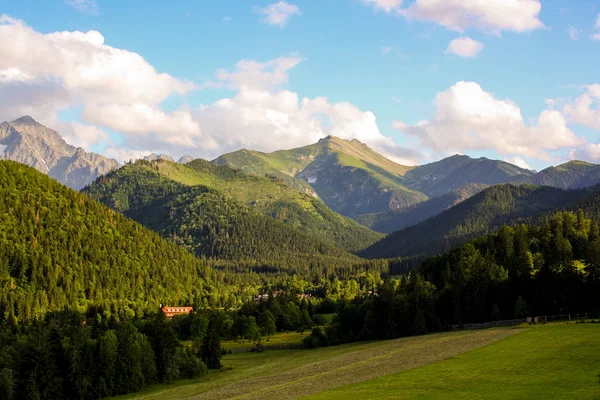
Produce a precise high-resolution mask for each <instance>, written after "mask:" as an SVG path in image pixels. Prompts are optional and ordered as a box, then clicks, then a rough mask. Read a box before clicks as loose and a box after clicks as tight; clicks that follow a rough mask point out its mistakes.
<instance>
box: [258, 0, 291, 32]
mask: <svg viewBox="0 0 600 400" xmlns="http://www.w3.org/2000/svg"><path fill="white" fill-rule="evenodd" d="M252 11H253V12H254V13H256V14H259V15H264V18H263V22H264V23H266V24H269V25H277V26H279V27H280V28H283V27H284V26H286V25H287V23H288V22H289V20H290V18H292V17H293V16H294V15H302V11H300V8H298V6H297V5H295V4H289V3H286V2H285V1H280V2H278V3H273V4H269V5H268V6H266V7H259V6H254V7H253V8H252Z"/></svg>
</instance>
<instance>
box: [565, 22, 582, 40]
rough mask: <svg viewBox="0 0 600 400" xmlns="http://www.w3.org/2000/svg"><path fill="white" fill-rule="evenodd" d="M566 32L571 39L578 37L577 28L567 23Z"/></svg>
mask: <svg viewBox="0 0 600 400" xmlns="http://www.w3.org/2000/svg"><path fill="white" fill-rule="evenodd" d="M567 33H568V34H569V38H571V40H577V39H578V38H579V29H577V28H575V27H574V26H572V25H569V27H568V28H567Z"/></svg>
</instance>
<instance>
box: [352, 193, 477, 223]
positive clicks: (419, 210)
mask: <svg viewBox="0 0 600 400" xmlns="http://www.w3.org/2000/svg"><path fill="white" fill-rule="evenodd" d="M487 187H488V185H484V184H477V183H474V184H470V185H467V186H465V187H462V188H459V189H454V190H452V191H451V192H449V193H446V194H444V195H441V196H439V197H433V198H431V199H429V200H427V201H424V202H422V203H419V204H414V205H412V206H410V207H408V208H404V209H401V210H394V211H388V212H385V213H379V214H364V215H359V216H357V217H355V218H354V220H355V221H357V222H358V223H360V224H362V225H364V226H366V227H368V228H371V229H373V230H375V231H377V232H383V233H392V232H395V231H399V230H401V229H404V228H406V227H409V226H412V225H416V224H418V223H420V222H423V221H425V220H426V219H428V218H431V217H434V216H436V215H438V214H439V213H441V212H443V211H445V210H447V209H449V208H450V207H452V206H455V205H457V204H458V203H460V202H462V201H465V200H466V199H468V198H470V197H472V196H474V195H475V194H477V193H479V192H481V191H482V190H484V189H485V188H487Z"/></svg>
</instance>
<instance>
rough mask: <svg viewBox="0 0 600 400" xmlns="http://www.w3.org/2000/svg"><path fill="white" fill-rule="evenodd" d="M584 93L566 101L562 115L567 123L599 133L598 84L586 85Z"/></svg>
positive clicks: (599, 85)
mask: <svg viewBox="0 0 600 400" xmlns="http://www.w3.org/2000/svg"><path fill="white" fill-rule="evenodd" d="M583 90H584V93H583V94H582V95H580V96H579V97H577V98H575V99H569V100H567V103H566V104H565V106H564V108H563V113H564V114H565V115H566V116H567V118H568V119H569V121H572V122H576V123H579V124H581V125H584V126H586V127H588V128H592V129H594V130H597V131H600V84H598V83H596V84H592V85H586V86H584V87H583Z"/></svg>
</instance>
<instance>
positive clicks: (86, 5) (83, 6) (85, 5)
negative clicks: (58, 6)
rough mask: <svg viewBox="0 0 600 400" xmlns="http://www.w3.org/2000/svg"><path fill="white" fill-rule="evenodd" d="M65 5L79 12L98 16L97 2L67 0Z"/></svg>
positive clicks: (93, 0)
mask: <svg viewBox="0 0 600 400" xmlns="http://www.w3.org/2000/svg"><path fill="white" fill-rule="evenodd" d="M65 3H66V4H68V5H70V6H71V7H73V8H74V9H76V10H77V11H79V12H83V13H88V14H98V5H97V4H96V0H65Z"/></svg>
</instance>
